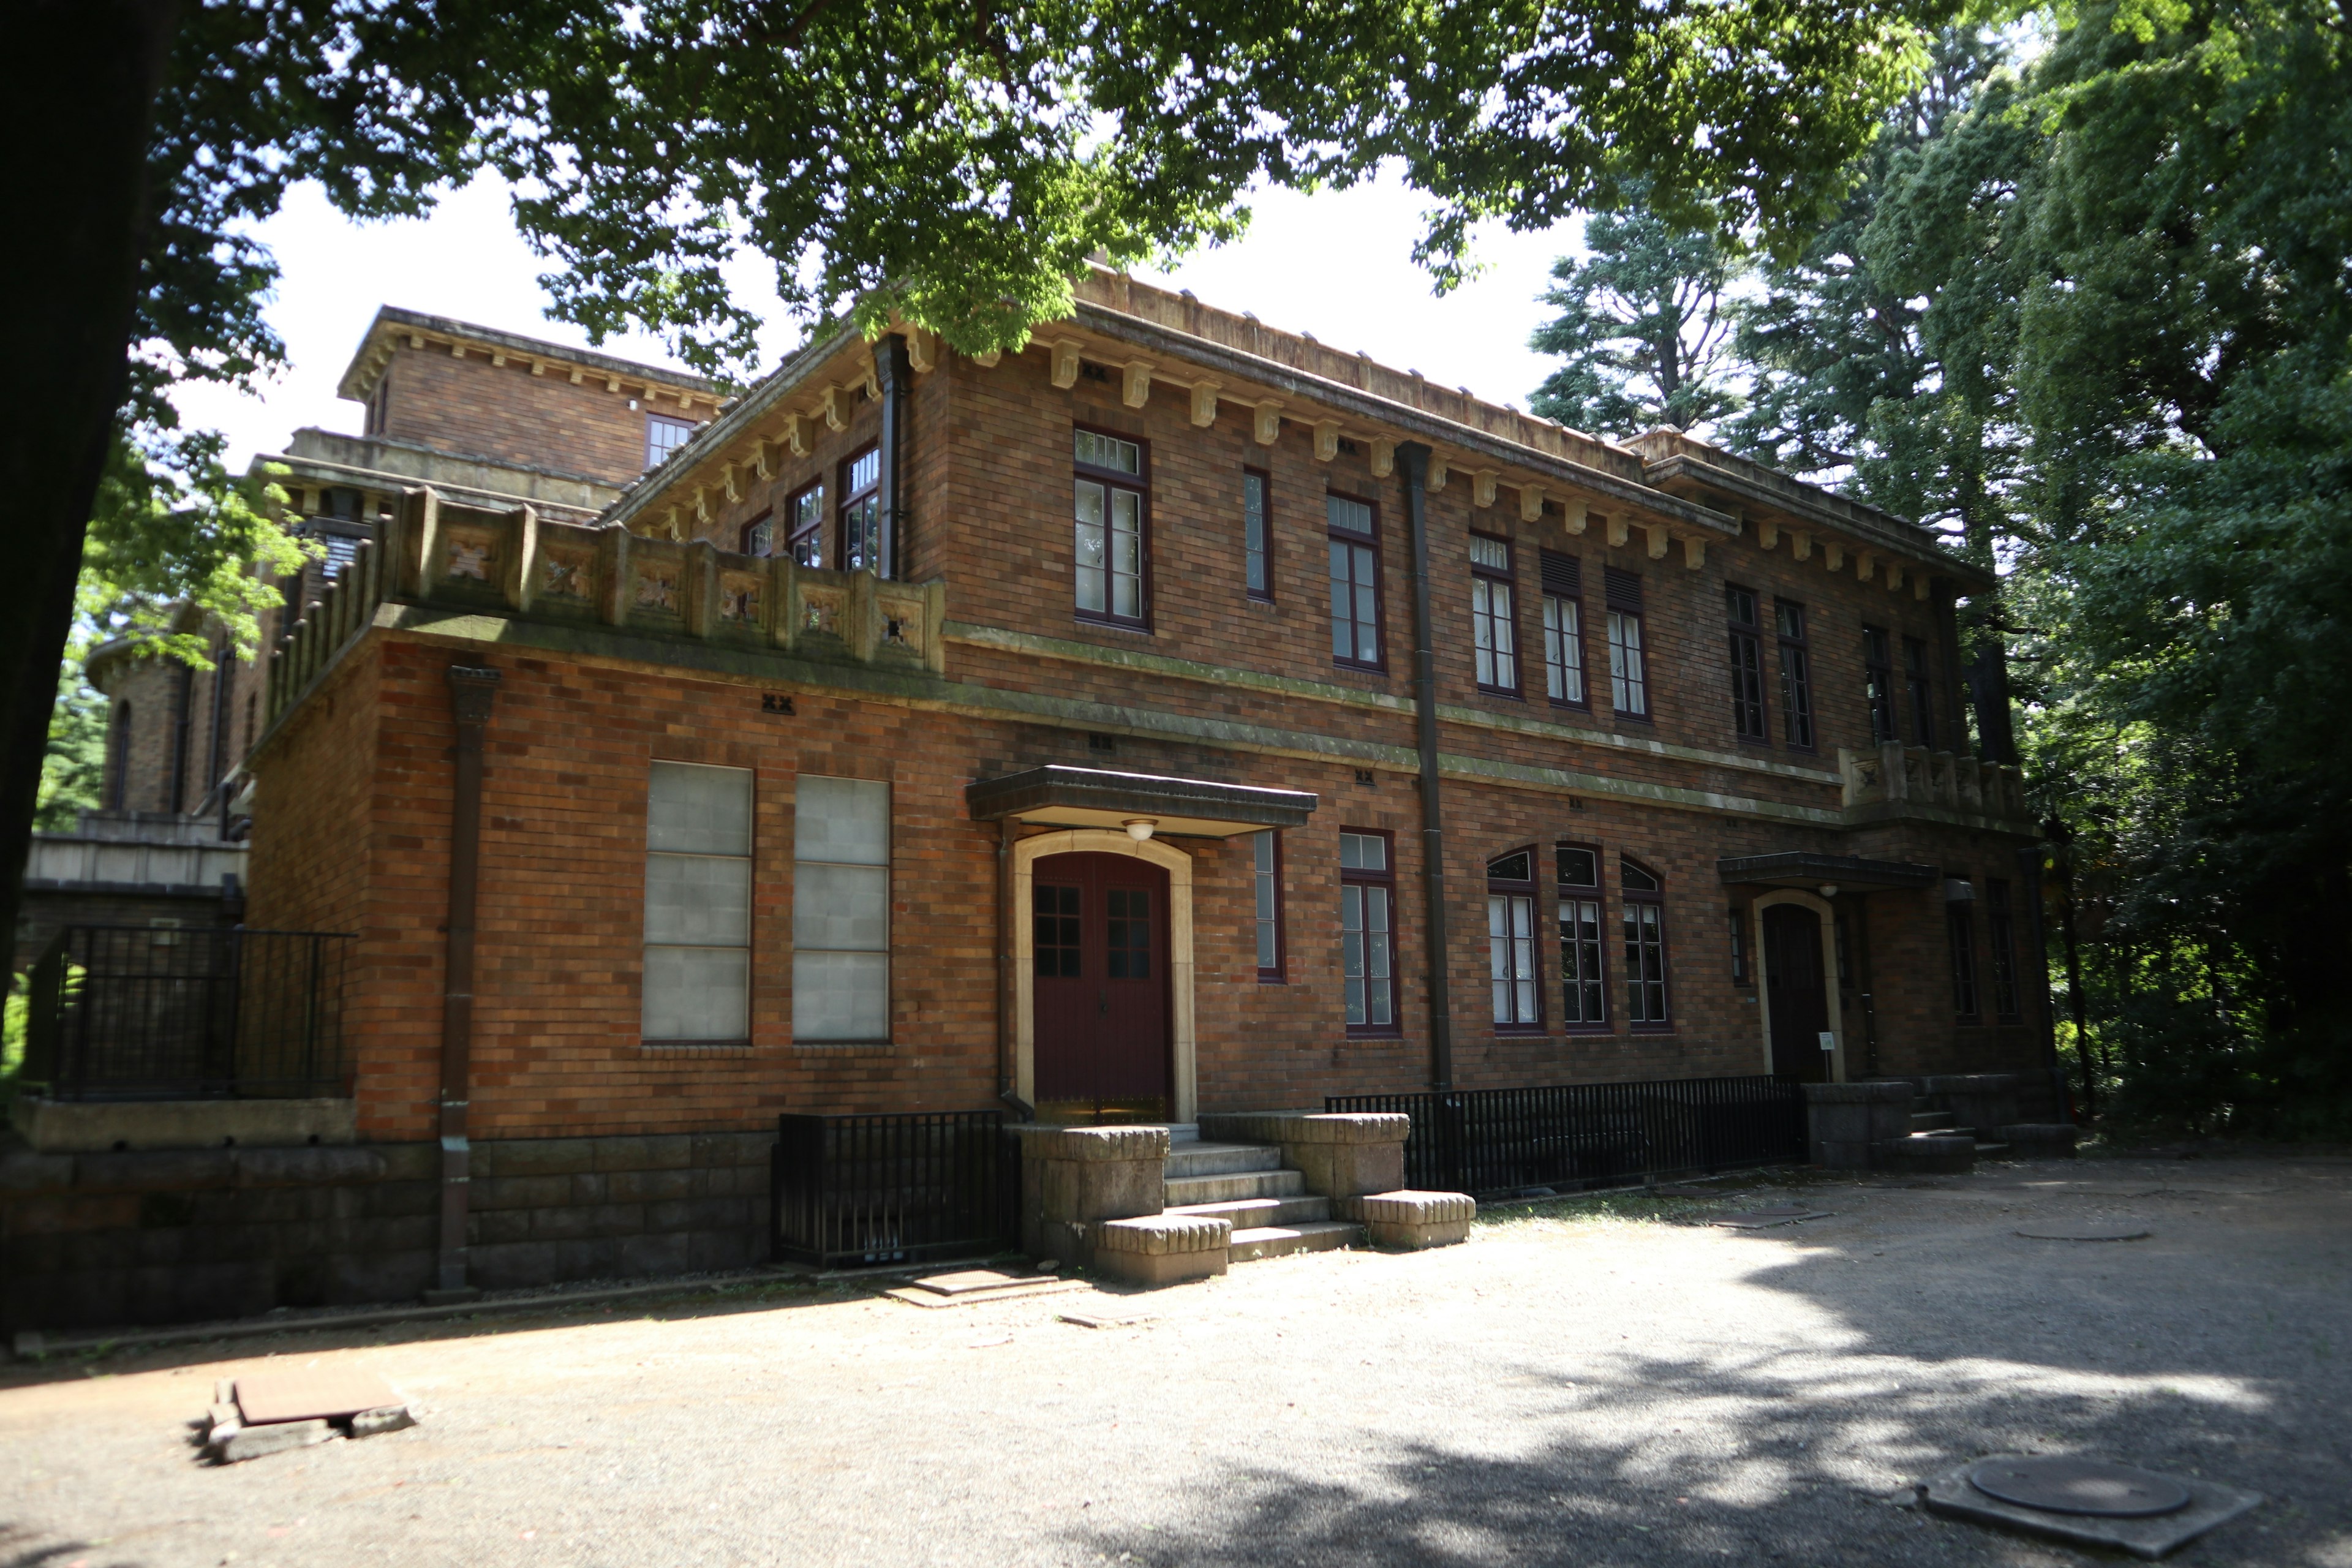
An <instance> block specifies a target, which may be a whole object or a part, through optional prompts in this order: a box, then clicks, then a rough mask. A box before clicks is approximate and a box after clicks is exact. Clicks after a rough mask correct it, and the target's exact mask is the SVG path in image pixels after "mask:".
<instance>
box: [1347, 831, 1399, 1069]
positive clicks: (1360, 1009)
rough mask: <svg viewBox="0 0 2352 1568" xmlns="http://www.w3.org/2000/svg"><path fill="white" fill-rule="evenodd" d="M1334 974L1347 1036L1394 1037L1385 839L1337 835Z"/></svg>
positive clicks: (1392, 896) (1392, 881) (1391, 880)
mask: <svg viewBox="0 0 2352 1568" xmlns="http://www.w3.org/2000/svg"><path fill="white" fill-rule="evenodd" d="M1339 973H1340V982H1341V984H1342V985H1343V986H1344V987H1345V988H1346V995H1347V1008H1348V1032H1349V1034H1351V1035H1393V1034H1395V1033H1396V1032H1397V1000H1396V868H1395V867H1394V866H1393V865H1392V864H1391V860H1390V857H1389V836H1388V835H1387V834H1385V833H1351V832H1345V831H1343V832H1342V833H1341V834H1340V835H1339Z"/></svg>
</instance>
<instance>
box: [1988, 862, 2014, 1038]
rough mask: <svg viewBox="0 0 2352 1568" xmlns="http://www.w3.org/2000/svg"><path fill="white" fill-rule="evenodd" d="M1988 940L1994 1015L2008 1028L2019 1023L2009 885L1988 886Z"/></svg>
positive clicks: (1991, 883)
mask: <svg viewBox="0 0 2352 1568" xmlns="http://www.w3.org/2000/svg"><path fill="white" fill-rule="evenodd" d="M1985 939H1986V941H1987V942H1990V943H1991V945H1992V1011H1993V1016H1995V1017H1996V1018H1998V1019H2000V1022H2002V1023H2004V1024H2014V1023H2017V1022H2019V1021H2020V1020H2021V1017H2022V1015H2021V1013H2020V1012H2019V1010H2018V1004H2017V945H2016V944H2017V931H2016V925H2015V922H2014V921H2012V920H2011V916H2010V909H2009V884H2008V883H2007V882H1994V881H1987V882H1986V883H1985Z"/></svg>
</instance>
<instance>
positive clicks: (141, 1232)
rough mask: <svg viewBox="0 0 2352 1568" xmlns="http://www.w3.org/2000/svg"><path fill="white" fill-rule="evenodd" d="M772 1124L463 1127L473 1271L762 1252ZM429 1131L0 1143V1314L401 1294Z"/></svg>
mask: <svg viewBox="0 0 2352 1568" xmlns="http://www.w3.org/2000/svg"><path fill="white" fill-rule="evenodd" d="M772 1142H774V1140H773V1138H772V1135H770V1134H768V1133H765V1132H756V1133H734V1132H729V1133H701V1134H677V1135H667V1136H644V1137H630V1136H620V1137H604V1138H532V1139H509V1140H500V1141H497V1142H478V1143H476V1144H475V1145H474V1151H473V1180H472V1181H471V1183H470V1184H469V1186H470V1189H471V1190H470V1194H469V1195H470V1207H471V1217H470V1219H469V1221H468V1225H467V1243H468V1253H469V1265H470V1269H471V1282H472V1283H473V1284H476V1285H478V1286H480V1287H482V1288H483V1289H492V1290H498V1289H516V1288H519V1287H523V1286H532V1285H547V1284H553V1283H557V1282H559V1281H563V1280H575V1279H616V1278H627V1277H636V1276H645V1275H660V1274H678V1273H688V1272H698V1271H701V1270H704V1269H714V1268H742V1267H744V1266H745V1265H747V1264H751V1263H756V1262H760V1261H763V1260H764V1259H765V1258H767V1256H768V1150H769V1146H770V1145H771V1144H772ZM439 1173H440V1149H439V1147H438V1145H436V1144H432V1143H362V1144H356V1145H348V1146H344V1147H340V1148H333V1147H321V1148H291V1149H255V1148H234V1149H187V1150H155V1151H142V1152H121V1153H91V1154H42V1153H37V1152H32V1151H30V1150H27V1149H24V1148H22V1147H18V1148H15V1149H11V1150H7V1151H5V1152H0V1331H7V1332H11V1333H13V1332H16V1331H20V1330H25V1329H38V1330H42V1331H47V1332H50V1333H64V1332H87V1331H92V1330H99V1329H107V1328H116V1327H135V1326H143V1325H153V1324H163V1323H184V1322H194V1321H203V1320H206V1319H212V1318H231V1317H243V1316H247V1315H250V1314H253V1313H257V1312H266V1311H268V1310H270V1309H272V1308H274V1307H323V1306H360V1305H367V1304H373V1303H380V1302H400V1301H414V1300H415V1299H416V1298H417V1296H418V1295H419V1293H420V1292H422V1291H424V1290H425V1289H427V1288H428V1287H430V1286H432V1285H433V1284H434V1283H435V1278H434V1275H435V1262H436V1256H437V1251H436V1249H437V1247H438V1245H439V1239H440V1181H439Z"/></svg>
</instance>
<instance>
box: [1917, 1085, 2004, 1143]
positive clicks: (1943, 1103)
mask: <svg viewBox="0 0 2352 1568" xmlns="http://www.w3.org/2000/svg"><path fill="white" fill-rule="evenodd" d="M1919 1087H1920V1088H1921V1089H1924V1090H1925V1091H1926V1092H1927V1103H1928V1104H1929V1105H1930V1106H1931V1107H1933V1108H1934V1109H1935V1110H1948V1111H1950V1112H1951V1113H1952V1122H1953V1125H1954V1126H1957V1127H1967V1128H1971V1129H1973V1130H1974V1131H1975V1132H1976V1135H1977V1136H1978V1137H1979V1138H1982V1139H1984V1140H1986V1141H1988V1142H1990V1140H1991V1138H1992V1134H1993V1129H1994V1128H1996V1127H2000V1126H2003V1125H2005V1124H2012V1123H2014V1122H2016V1121H2018V1120H2019V1117H2018V1109H2017V1075H2016V1074H2015V1073H2010V1072H1970V1073H1946V1074H1940V1075H1938V1076H1937V1077H1934V1078H1923V1079H1920V1080H1919Z"/></svg>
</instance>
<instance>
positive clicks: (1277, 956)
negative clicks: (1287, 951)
mask: <svg viewBox="0 0 2352 1568" xmlns="http://www.w3.org/2000/svg"><path fill="white" fill-rule="evenodd" d="M1250 860H1251V881H1252V883H1253V885H1254V886H1255V888H1256V889H1257V921H1256V924H1257V977H1258V981H1259V984H1276V983H1279V982H1280V981H1281V979H1282V977H1283V972H1282V835H1281V834H1279V833H1276V832H1275V831H1274V830H1273V829H1272V828H1268V829H1266V831H1265V832H1264V833H1253V834H1251V835H1250Z"/></svg>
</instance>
